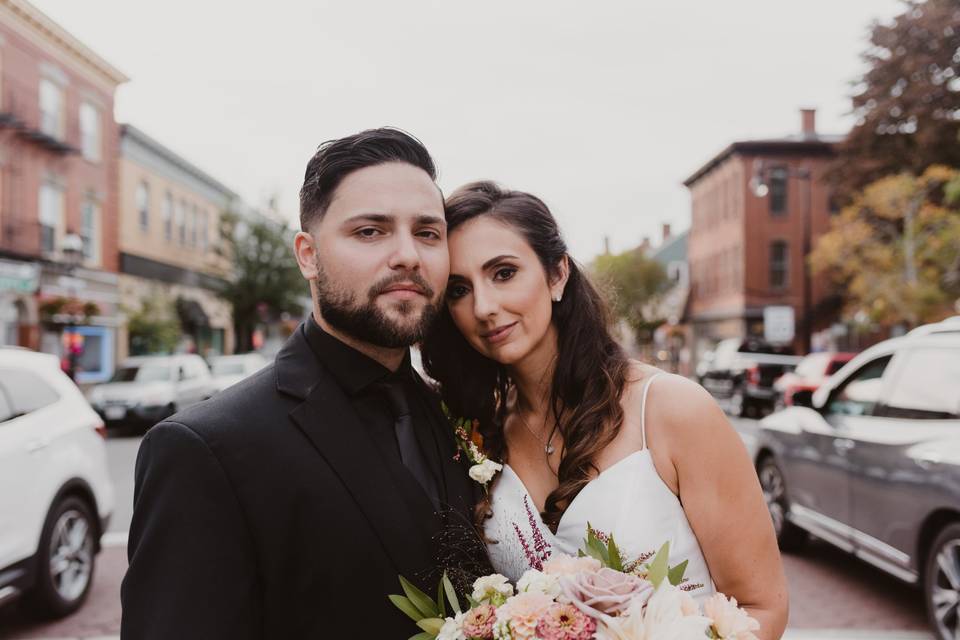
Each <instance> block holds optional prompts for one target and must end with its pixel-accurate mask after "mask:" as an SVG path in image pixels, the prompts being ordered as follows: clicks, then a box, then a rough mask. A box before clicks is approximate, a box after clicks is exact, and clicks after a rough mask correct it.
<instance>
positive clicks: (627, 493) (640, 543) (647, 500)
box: [485, 374, 716, 600]
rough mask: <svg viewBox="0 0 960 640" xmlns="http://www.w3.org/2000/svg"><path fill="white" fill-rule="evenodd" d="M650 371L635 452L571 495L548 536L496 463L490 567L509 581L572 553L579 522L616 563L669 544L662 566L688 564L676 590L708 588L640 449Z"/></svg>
mask: <svg viewBox="0 0 960 640" xmlns="http://www.w3.org/2000/svg"><path fill="white" fill-rule="evenodd" d="M657 375H659V374H654V375H653V376H651V377H650V379H649V380H647V382H646V383H645V385H644V388H643V396H642V397H643V400H642V402H643V405H642V407H641V412H642V413H641V417H640V429H641V433H642V438H643V439H642V442H643V449H641V450H639V451H635V452H633V453H631V454H630V455H628V456H626V457H625V458H623V459H621V460H620V461H619V462H617V463H616V464H614V465H612V466H611V467H608V468H607V469H604V470H603V472H602V473H600V475H598V476H597V477H596V478H594V479H593V480H591V481H590V482H589V483H588V484H587V485H586V486H585V487H583V489H582V490H581V491H580V493H579V494H577V496H576V498H574V500H573V502H572V503H571V504H570V506H569V507H568V508H567V510H566V511H565V512H564V514H563V517H562V518H561V520H560V526H559V527H558V528H557V533H556V534H554V533H552V532H551V531H550V529H549V528H548V527H547V526H546V525H545V524H544V523H543V521H542V520H541V519H540V514H539V513H538V512H537V509H536V507H535V506H534V502H533V500H532V499H531V498H530V494H529V492H528V491H527V489H526V487H525V486H524V485H523V482H521V481H520V477H519V476H517V474H516V473H515V472H514V471H513V469H511V468H510V465H504V468H503V471H502V473H503V477H501V478H500V479H499V481H498V482H497V483H496V485H495V487H494V489H493V496H492V499H491V507H492V511H493V515H492V517H491V518H490V519H488V520H487V522H486V525H485V533H486V536H487V539H488V540H490V541H491V543H490V544H488V545H487V551H488V552H489V554H490V561H491V563H492V564H493V568H494V569H495V570H496V571H497V572H498V573H501V574H503V575H505V576H506V577H508V578H509V579H510V580H511V581H514V582H515V581H516V580H517V579H519V578H520V576H521V575H522V574H523V573H524V572H525V571H526V570H527V569H530V568H539V564H540V563H541V562H543V560H546V559H547V558H548V557H549V556H550V554H552V553H555V552H559V553H564V554H568V555H572V556H575V555H577V551H578V550H579V549H581V548H582V547H583V541H584V538H585V537H586V532H587V523H588V522H589V523H590V525H591V526H592V527H593V528H594V529H595V530H596V531H598V532H601V534H606V535H613V537H614V539H615V540H616V542H617V546H618V547H619V549H620V551H621V554H622V556H623V559H624V561H633V560H637V559H642V558H644V557H649V556H652V555H653V554H655V553H656V552H657V551H658V550H659V549H660V547H661V546H662V545H663V543H664V542H670V565H671V566H673V565H675V564H677V563H679V562H682V561H683V560H687V561H689V564H688V565H687V570H686V573H685V574H684V575H685V578H686V581H685V582H684V584H683V586H682V588H683V589H684V590H686V591H688V592H689V593H690V595H692V596H693V597H694V598H695V599H697V600H703V599H705V598H707V597H709V596H711V595H712V594H714V593H715V592H716V590H715V587H714V584H713V581H712V579H711V578H710V571H709V569H708V568H707V563H706V561H705V560H704V558H703V552H702V551H701V550H700V544H699V543H698V542H697V538H696V536H695V535H694V534H693V531H692V530H691V528H690V523H689V522H688V521H687V517H686V514H685V513H684V511H683V507H682V506H681V505H680V500H679V499H678V498H677V496H676V495H675V494H674V493H673V492H672V491H671V490H670V489H669V488H668V487H667V485H666V484H664V482H663V480H662V479H661V478H660V475H659V474H658V473H657V470H656V468H655V467H654V464H653V458H652V457H651V456H650V451H649V450H648V449H647V448H646V447H647V445H646V424H645V418H644V414H645V413H646V404H647V393H648V392H649V390H650V383H652V382H653V379H654V378H656V377H657Z"/></svg>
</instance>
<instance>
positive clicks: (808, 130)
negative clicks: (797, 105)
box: [800, 109, 817, 139]
mask: <svg viewBox="0 0 960 640" xmlns="http://www.w3.org/2000/svg"><path fill="white" fill-rule="evenodd" d="M800 127H801V128H800V132H801V133H802V134H803V137H804V139H810V138H816V137H817V110H816V109H800Z"/></svg>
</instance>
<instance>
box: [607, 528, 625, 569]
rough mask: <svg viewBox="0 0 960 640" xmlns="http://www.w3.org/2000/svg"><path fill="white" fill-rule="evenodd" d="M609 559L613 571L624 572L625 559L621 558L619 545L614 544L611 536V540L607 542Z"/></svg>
mask: <svg viewBox="0 0 960 640" xmlns="http://www.w3.org/2000/svg"><path fill="white" fill-rule="evenodd" d="M607 558H608V561H609V566H610V568H611V569H613V570H614V571H623V558H622V557H621V556H620V549H619V548H617V543H616V542H614V540H613V536H610V540H609V541H608V542H607Z"/></svg>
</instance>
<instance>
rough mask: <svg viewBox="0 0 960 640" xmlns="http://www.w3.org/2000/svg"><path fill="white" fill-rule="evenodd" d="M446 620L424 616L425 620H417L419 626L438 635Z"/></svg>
mask: <svg viewBox="0 0 960 640" xmlns="http://www.w3.org/2000/svg"><path fill="white" fill-rule="evenodd" d="M444 622H446V621H445V620H444V619H443V618H424V619H423V620H420V621H419V622H417V626H418V627H420V628H421V629H423V630H424V631H426V632H427V633H432V634H433V635H437V634H438V633H440V629H441V628H442V627H443V623H444Z"/></svg>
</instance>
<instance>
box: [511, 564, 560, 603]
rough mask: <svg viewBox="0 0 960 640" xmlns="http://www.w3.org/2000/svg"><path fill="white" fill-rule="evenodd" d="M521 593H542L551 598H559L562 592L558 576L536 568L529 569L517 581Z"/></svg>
mask: <svg viewBox="0 0 960 640" xmlns="http://www.w3.org/2000/svg"><path fill="white" fill-rule="evenodd" d="M517 591H518V592H519V593H542V594H543V595H545V596H549V597H550V598H551V599H555V598H557V596H559V595H560V593H561V592H562V589H561V588H560V581H559V580H558V579H557V576H551V575H548V574H546V573H543V572H542V571H537V570H536V569H529V570H527V571H526V572H525V573H524V574H523V575H522V576H520V580H518V581H517Z"/></svg>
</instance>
